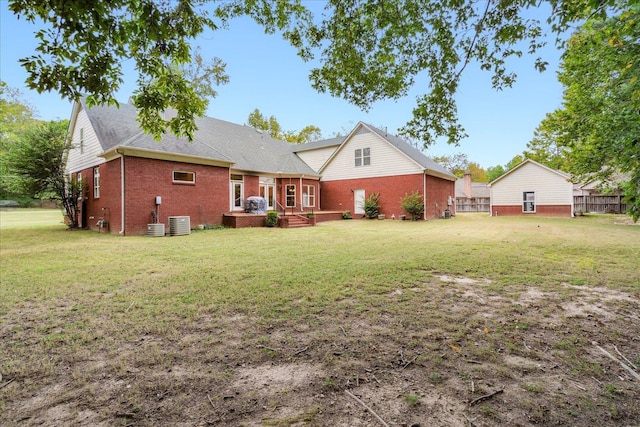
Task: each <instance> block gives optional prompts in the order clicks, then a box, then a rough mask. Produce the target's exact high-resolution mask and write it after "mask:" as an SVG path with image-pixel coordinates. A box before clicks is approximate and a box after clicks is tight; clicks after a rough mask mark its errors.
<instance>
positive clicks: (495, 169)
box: [486, 165, 507, 182]
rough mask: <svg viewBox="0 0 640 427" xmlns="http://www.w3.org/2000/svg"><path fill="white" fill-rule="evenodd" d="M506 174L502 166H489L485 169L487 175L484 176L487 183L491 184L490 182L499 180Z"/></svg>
mask: <svg viewBox="0 0 640 427" xmlns="http://www.w3.org/2000/svg"><path fill="white" fill-rule="evenodd" d="M506 172H507V170H506V169H505V168H504V166H502V165H496V166H489V167H488V168H487V175H486V176H487V182H491V181H493V180H495V179H498V178H500V177H501V176H502V175H504V174H505V173H506Z"/></svg>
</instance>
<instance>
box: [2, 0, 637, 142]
mask: <svg viewBox="0 0 640 427" xmlns="http://www.w3.org/2000/svg"><path fill="white" fill-rule="evenodd" d="M631 1H632V2H635V3H637V2H638V0H631ZM312 4H313V2H308V3H304V2H300V1H299V0H230V1H228V2H222V3H217V4H216V5H215V6H214V3H213V2H209V1H207V0H175V1H170V0H111V1H108V2H106V1H104V2H87V1H86V0H51V1H47V2H42V1H41V0H10V2H9V7H10V9H11V10H12V11H13V12H14V13H15V14H16V15H18V16H20V17H24V18H25V19H27V20H28V21H31V22H36V21H37V20H41V21H42V22H43V23H44V25H45V26H46V27H45V28H44V29H43V30H41V31H39V32H38V33H37V34H36V37H37V38H38V39H39V45H38V47H37V52H36V54H35V55H32V56H28V57H26V58H23V59H22V60H21V62H22V65H23V66H24V68H25V69H26V70H27V72H28V79H27V83H28V85H29V87H30V88H32V89H36V90H39V91H50V90H55V91H57V92H59V93H60V94H61V95H62V96H64V97H65V98H67V99H70V100H77V99H79V97H80V96H82V95H84V94H87V95H88V102H89V103H90V104H99V103H106V104H114V103H116V100H115V99H114V97H113V94H114V93H115V92H116V91H117V90H118V88H119V87H120V85H121V84H122V81H123V80H122V79H123V76H122V72H121V69H120V62H121V61H123V60H125V59H132V60H133V61H134V62H135V64H136V69H137V70H138V73H139V76H138V90H137V91H136V92H135V94H134V97H133V98H134V102H135V104H136V106H137V107H138V108H139V109H140V111H141V115H140V118H141V124H142V127H143V128H144V129H145V130H147V131H151V132H152V133H154V134H155V135H156V136H158V135H160V134H161V133H162V132H164V131H165V130H166V129H167V128H168V129H170V130H171V131H172V132H174V133H176V134H178V135H186V136H188V137H192V135H193V131H194V130H195V124H194V117H195V116H197V115H202V114H203V113H204V111H205V108H206V101H205V98H204V95H202V94H199V93H198V91H197V90H196V86H197V84H195V83H193V81H192V80H190V79H189V78H188V77H187V76H186V75H185V73H184V72H183V68H182V67H183V66H184V65H185V64H187V63H189V62H190V61H191V58H192V53H191V47H190V43H191V42H192V41H193V40H194V39H196V38H197V37H198V36H199V35H200V34H202V33H203V31H204V30H205V29H213V30H215V29H217V28H219V27H223V26H225V25H226V24H227V23H228V22H229V20H231V19H233V18H234V17H237V16H243V15H246V16H250V17H252V18H253V19H254V20H255V21H256V22H258V23H259V24H260V25H262V26H264V28H265V31H266V32H267V33H273V32H276V31H279V32H281V33H282V35H283V36H284V37H285V38H286V39H287V40H288V41H289V42H290V43H291V44H292V45H293V46H294V47H295V48H296V49H297V50H298V54H299V55H300V56H301V57H302V58H303V59H305V60H308V59H311V58H313V57H316V58H317V59H318V60H319V62H320V66H319V67H318V68H316V69H314V70H312V72H311V75H310V79H311V84H312V86H313V87H314V88H316V89H317V90H318V91H320V92H328V93H330V94H332V95H335V96H339V97H342V98H344V99H346V100H348V101H350V102H352V103H353V104H355V105H357V106H359V107H361V108H363V109H364V110H367V109H368V108H370V107H371V106H372V105H373V104H374V103H375V102H376V101H378V100H382V99H397V98H400V97H402V96H405V95H406V94H407V93H408V92H409V89H410V88H412V87H413V86H415V85H417V86H419V87H421V88H422V89H423V94H422V95H419V96H418V97H417V99H416V107H415V108H414V110H413V118H412V119H411V120H410V121H409V122H408V123H407V125H406V126H405V127H404V128H403V129H402V133H403V135H405V136H408V137H411V138H413V139H417V140H420V141H423V142H424V144H425V145H429V144H430V143H432V142H433V141H435V139H436V138H438V137H445V138H447V139H448V141H449V142H452V143H457V142H458V141H459V140H460V139H461V138H463V137H464V136H465V131H464V128H463V127H462V125H461V124H460V123H459V122H458V119H457V107H456V102H455V99H454V95H455V93H456V90H457V88H458V85H459V83H460V79H461V76H462V74H463V71H464V69H465V68H466V67H467V66H468V65H469V64H471V63H474V64H478V65H479V67H480V68H481V69H483V70H487V71H488V72H490V73H491V74H492V81H493V86H494V87H495V88H496V89H502V88H505V87H509V86H511V85H512V84H513V82H514V80H515V78H516V75H515V74H514V73H513V72H511V71H510V70H509V69H508V68H507V66H506V61H507V60H508V59H509V58H512V57H518V56H521V55H522V54H523V52H524V51H527V52H529V53H534V54H535V52H537V51H538V50H539V49H540V48H541V47H542V46H543V45H544V44H545V43H546V42H547V34H545V30H544V29H545V28H547V27H548V28H550V29H551V32H553V33H555V34H561V33H562V32H564V31H566V29H567V28H568V27H569V25H571V24H572V23H575V22H581V21H582V20H584V19H585V18H586V17H588V16H592V15H594V14H596V15H604V14H605V12H606V11H614V12H615V11H617V10H619V8H618V6H617V4H616V3H615V2H614V0H548V1H547V2H544V3H543V4H548V5H550V8H549V10H550V11H549V16H548V18H547V23H543V22H540V21H539V20H538V19H535V18H531V17H529V16H528V14H527V12H528V11H529V10H530V9H533V8H536V7H538V5H539V4H540V2H538V1H532V0H507V1H495V0H487V1H486V2H477V1H475V0H456V1H450V0H445V1H428V2H425V1H424V0H395V1H380V0H328V1H327V2H326V3H325V10H324V11H323V12H322V13H321V14H318V15H317V16H314V15H313V13H312V12H311V11H310V10H309V8H308V7H311V5H312ZM545 65H546V64H545V62H544V60H543V59H542V58H538V60H537V61H536V65H535V66H536V68H538V69H540V70H543V69H544V68H545ZM170 107H171V108H174V109H175V110H176V111H177V116H176V117H175V118H173V119H171V120H169V121H164V119H163V118H162V111H164V110H165V109H167V108H170Z"/></svg>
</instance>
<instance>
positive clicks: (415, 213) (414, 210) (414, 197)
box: [400, 190, 424, 221]
mask: <svg viewBox="0 0 640 427" xmlns="http://www.w3.org/2000/svg"><path fill="white" fill-rule="evenodd" d="M400 204H401V205H402V209H404V210H405V211H406V212H407V213H408V214H409V215H411V219H412V220H413V221H418V220H419V219H420V218H422V214H423V213H424V199H423V197H422V194H420V192H418V191H417V190H416V191H414V192H413V193H411V194H405V195H404V197H403V198H402V199H400Z"/></svg>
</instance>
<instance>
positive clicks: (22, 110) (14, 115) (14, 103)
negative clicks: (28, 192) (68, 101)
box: [0, 80, 39, 199]
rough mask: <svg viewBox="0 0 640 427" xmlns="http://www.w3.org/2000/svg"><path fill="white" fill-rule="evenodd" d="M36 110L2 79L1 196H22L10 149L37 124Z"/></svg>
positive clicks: (0, 82)
mask: <svg viewBox="0 0 640 427" xmlns="http://www.w3.org/2000/svg"><path fill="white" fill-rule="evenodd" d="M35 116H36V111H35V109H34V108H33V107H32V106H30V105H29V104H28V103H27V102H26V101H25V100H24V98H23V96H22V94H21V93H20V91H19V90H17V89H14V88H11V87H9V86H8V85H7V84H6V83H5V82H3V81H1V80H0V198H3V199H4V198H20V196H22V194H21V189H20V186H19V185H18V184H19V182H18V180H17V179H16V177H14V176H13V175H12V174H11V171H10V160H9V151H10V150H11V147H12V146H13V145H14V144H15V143H16V141H18V138H19V136H20V134H21V133H22V132H24V131H25V130H26V129H28V128H29V127H30V126H35V125H37V123H39V122H38V120H36V119H35Z"/></svg>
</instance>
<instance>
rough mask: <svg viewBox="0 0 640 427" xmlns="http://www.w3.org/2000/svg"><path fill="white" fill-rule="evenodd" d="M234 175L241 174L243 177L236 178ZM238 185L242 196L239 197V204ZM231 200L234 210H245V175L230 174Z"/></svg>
mask: <svg viewBox="0 0 640 427" xmlns="http://www.w3.org/2000/svg"><path fill="white" fill-rule="evenodd" d="M234 176H240V177H241V179H234V178H233V177H234ZM236 185H238V186H240V197H239V200H238V202H239V206H236ZM229 186H230V188H229V198H230V200H229V202H230V203H231V210H232V211H242V210H244V176H243V175H236V174H230V175H229Z"/></svg>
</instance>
